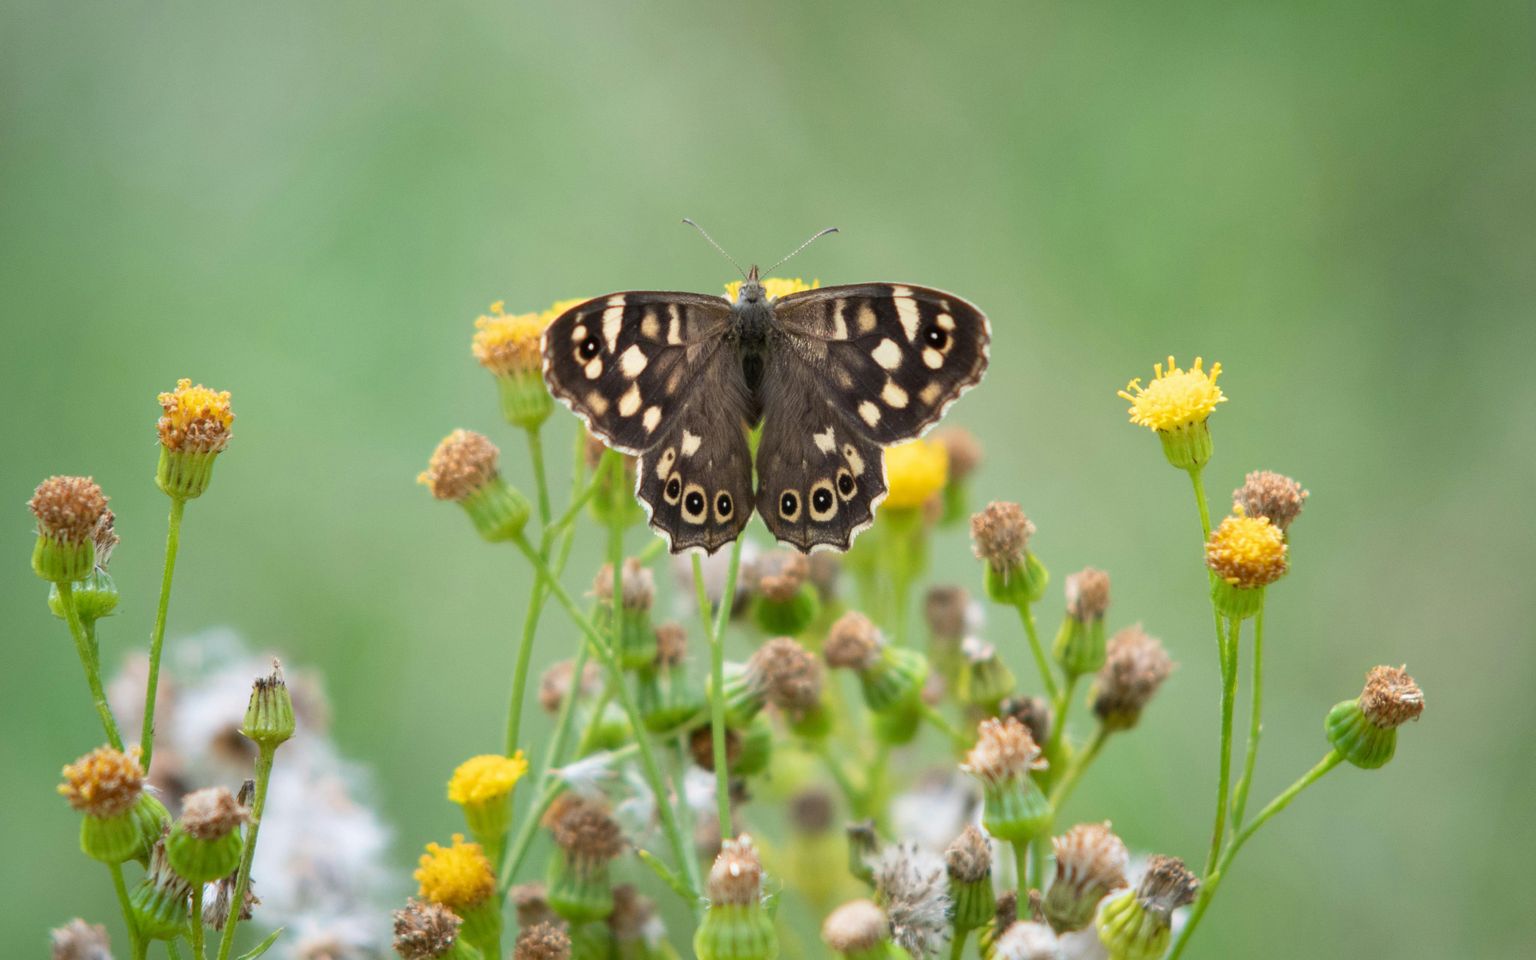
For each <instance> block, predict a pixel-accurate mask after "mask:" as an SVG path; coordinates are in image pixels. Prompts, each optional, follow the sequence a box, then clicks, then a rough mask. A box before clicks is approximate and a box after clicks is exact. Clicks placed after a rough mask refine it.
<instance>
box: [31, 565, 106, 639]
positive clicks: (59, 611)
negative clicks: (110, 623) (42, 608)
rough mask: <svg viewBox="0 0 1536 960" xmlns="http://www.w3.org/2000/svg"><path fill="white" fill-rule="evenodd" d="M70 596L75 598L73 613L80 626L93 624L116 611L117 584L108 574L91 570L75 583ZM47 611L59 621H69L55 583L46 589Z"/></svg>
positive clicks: (98, 570) (98, 569)
mask: <svg viewBox="0 0 1536 960" xmlns="http://www.w3.org/2000/svg"><path fill="white" fill-rule="evenodd" d="M71 596H73V597H74V598H75V612H76V613H77V614H79V616H80V622H81V623H82V624H87V625H89V624H92V623H95V622H96V621H97V620H100V619H101V618H102V617H108V616H111V615H112V613H113V612H114V611H115V610H116V609H117V601H118V593H117V584H116V582H114V581H113V579H112V575H111V574H110V573H108V572H107V571H105V570H102V569H101V568H99V567H93V568H91V572H90V573H88V574H86V575H85V578H84V579H81V580H77V581H75V589H74V592H73V593H72V594H71ZM48 609H49V610H51V611H52V612H53V615H54V616H56V617H58V618H59V619H60V620H68V619H69V613H68V612H67V611H66V610H65V609H64V598H63V597H62V596H60V595H59V585H58V584H57V583H55V584H54V585H53V586H51V587H49V588H48Z"/></svg>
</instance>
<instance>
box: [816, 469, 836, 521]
mask: <svg viewBox="0 0 1536 960" xmlns="http://www.w3.org/2000/svg"><path fill="white" fill-rule="evenodd" d="M810 507H811V519H812V520H815V521H816V522H817V523H825V522H826V521H828V520H831V519H832V517H833V516H834V515H836V513H837V497H836V496H834V495H833V493H832V481H830V480H817V481H816V482H815V483H813V484H811V493H810Z"/></svg>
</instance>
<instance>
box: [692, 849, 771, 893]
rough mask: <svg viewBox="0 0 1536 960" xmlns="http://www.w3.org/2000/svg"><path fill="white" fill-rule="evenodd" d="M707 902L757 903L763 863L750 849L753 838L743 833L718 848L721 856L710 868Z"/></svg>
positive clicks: (761, 890)
mask: <svg viewBox="0 0 1536 960" xmlns="http://www.w3.org/2000/svg"><path fill="white" fill-rule="evenodd" d="M706 888H707V890H708V891H709V900H710V902H711V903H715V904H721V903H724V904H748V903H756V902H757V901H758V898H759V897H761V896H762V892H763V863H762V861H761V860H760V859H758V856H757V850H756V849H754V848H753V846H752V838H751V837H749V836H747V835H746V834H742V835H741V836H739V837H737V838H736V839H735V840H727V841H725V842H724V843H722V844H721V845H720V855H719V856H717V857H716V858H715V865H714V866H712V867H710V868H709V880H708V881H707V883H706Z"/></svg>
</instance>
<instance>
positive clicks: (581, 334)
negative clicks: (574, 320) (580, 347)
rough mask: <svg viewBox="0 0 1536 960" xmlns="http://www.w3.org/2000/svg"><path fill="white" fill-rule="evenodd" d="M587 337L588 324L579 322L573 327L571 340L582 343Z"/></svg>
mask: <svg viewBox="0 0 1536 960" xmlns="http://www.w3.org/2000/svg"><path fill="white" fill-rule="evenodd" d="M585 339H587V325H586V324H584V323H578V324H576V326H574V327H572V328H571V342H572V343H580V342H581V341H583V340H585Z"/></svg>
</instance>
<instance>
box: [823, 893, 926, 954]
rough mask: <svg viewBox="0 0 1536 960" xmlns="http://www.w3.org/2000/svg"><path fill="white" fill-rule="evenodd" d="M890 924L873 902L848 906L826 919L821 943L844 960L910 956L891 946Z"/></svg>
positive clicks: (835, 911)
mask: <svg viewBox="0 0 1536 960" xmlns="http://www.w3.org/2000/svg"><path fill="white" fill-rule="evenodd" d="M890 927H891V922H890V920H888V919H887V918H886V916H885V911H883V910H881V909H880V908H879V907H878V906H876V905H875V903H874V901H872V900H854V901H852V902H850V903H845V904H843V905H842V906H840V907H838V908H837V909H836V910H833V911H832V912H831V913H830V914H828V915H827V919H826V922H824V923H823V924H822V925H821V939H822V942H823V943H825V944H826V945H827V947H828V948H829V949H830V950H832V951H833V952H835V953H836V954H837V955H838V956H840V957H844V958H845V960H895V958H897V957H906V956H908V954H907V953H906V951H905V950H901V949H900V948H899V947H893V945H892V944H891V930H890Z"/></svg>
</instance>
